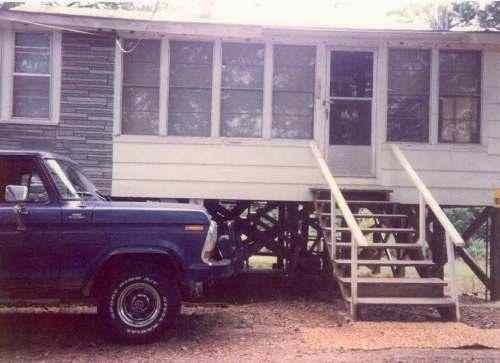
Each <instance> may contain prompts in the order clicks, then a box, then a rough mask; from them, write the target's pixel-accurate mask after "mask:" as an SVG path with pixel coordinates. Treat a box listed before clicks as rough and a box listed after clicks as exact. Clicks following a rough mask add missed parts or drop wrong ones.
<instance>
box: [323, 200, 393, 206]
mask: <svg viewBox="0 0 500 363" xmlns="http://www.w3.org/2000/svg"><path fill="white" fill-rule="evenodd" d="M315 201H316V202H318V203H330V199H316V200H315ZM346 202H347V204H351V205H352V204H356V205H394V204H398V203H396V202H393V201H390V200H346Z"/></svg>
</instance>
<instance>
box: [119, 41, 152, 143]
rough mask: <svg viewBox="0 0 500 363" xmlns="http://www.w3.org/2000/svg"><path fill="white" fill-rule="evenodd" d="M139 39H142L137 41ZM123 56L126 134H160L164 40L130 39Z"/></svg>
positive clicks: (124, 122) (123, 129)
mask: <svg viewBox="0 0 500 363" xmlns="http://www.w3.org/2000/svg"><path fill="white" fill-rule="evenodd" d="M137 42H140V43H139V44H137ZM124 44H125V47H124V48H125V49H132V48H134V47H136V48H135V49H134V51H132V52H129V53H125V54H124V55H123V96H122V97H123V98H122V99H123V101H122V115H123V116H122V132H123V134H135V135H157V134H158V131H159V97H160V96H159V93H160V41H159V40H144V39H143V40H141V41H140V40H127V41H125V42H124Z"/></svg>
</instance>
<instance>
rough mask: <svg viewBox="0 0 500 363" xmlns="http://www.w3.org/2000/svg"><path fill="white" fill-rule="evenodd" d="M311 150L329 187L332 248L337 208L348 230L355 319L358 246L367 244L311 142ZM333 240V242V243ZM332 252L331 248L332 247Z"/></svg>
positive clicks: (352, 301)
mask: <svg viewBox="0 0 500 363" xmlns="http://www.w3.org/2000/svg"><path fill="white" fill-rule="evenodd" d="M311 150H312V152H313V155H314V157H315V159H316V161H317V162H318V164H319V168H320V170H321V173H322V174H323V177H324V178H325V180H326V182H327V183H328V186H329V187H330V208H331V212H330V213H331V214H330V218H331V221H330V225H331V229H330V232H331V233H330V235H331V240H332V246H333V245H334V243H336V234H334V233H335V220H334V216H335V211H334V209H335V208H336V207H337V206H338V208H339V210H340V211H341V213H342V216H343V217H344V220H345V223H346V224H347V227H348V228H349V233H350V234H351V297H350V300H351V314H352V317H353V319H356V317H357V299H358V245H360V244H363V245H366V244H368V241H367V240H366V237H365V236H364V235H363V232H362V231H361V228H360V227H359V225H358V222H357V221H356V219H355V218H354V216H353V214H352V212H351V209H350V208H349V206H348V205H347V202H346V200H345V198H344V195H343V194H342V191H341V190H340V188H339V186H338V184H337V182H336V181H335V178H334V177H333V175H332V173H331V172H330V168H329V167H328V164H327V163H326V161H325V159H324V158H323V157H322V156H321V152H320V151H319V149H318V147H317V145H316V144H315V143H314V142H312V143H311ZM334 239H335V241H334ZM332 250H333V247H332ZM332 263H333V265H334V266H335V256H333V260H332Z"/></svg>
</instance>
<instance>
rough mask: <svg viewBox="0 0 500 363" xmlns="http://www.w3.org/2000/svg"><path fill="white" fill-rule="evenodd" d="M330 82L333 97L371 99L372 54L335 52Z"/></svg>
mask: <svg viewBox="0 0 500 363" xmlns="http://www.w3.org/2000/svg"><path fill="white" fill-rule="evenodd" d="M330 80H331V85H330V86H331V89H332V91H331V94H332V96H333V97H372V89H373V54H372V53H370V52H342V51H335V52H334V56H333V57H332V67H331V77H330Z"/></svg>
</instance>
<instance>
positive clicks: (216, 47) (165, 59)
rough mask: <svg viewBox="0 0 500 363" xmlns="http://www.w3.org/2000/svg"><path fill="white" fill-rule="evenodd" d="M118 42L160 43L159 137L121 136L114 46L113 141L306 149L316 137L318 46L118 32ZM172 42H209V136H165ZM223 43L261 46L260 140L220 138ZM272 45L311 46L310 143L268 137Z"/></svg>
mask: <svg viewBox="0 0 500 363" xmlns="http://www.w3.org/2000/svg"><path fill="white" fill-rule="evenodd" d="M118 36H119V39H125V38H126V39H161V53H160V54H161V55H160V114H159V117H160V118H159V133H158V135H132V134H123V133H122V127H121V122H122V115H121V104H122V88H123V54H122V52H121V51H120V49H119V48H118V47H116V46H115V69H114V72H115V73H114V80H115V82H114V107H113V120H114V122H113V134H114V136H115V137H118V138H121V139H122V140H124V141H129V140H130V141H134V142H143V141H144V142H147V141H148V140H149V141H152V140H154V142H166V143H170V142H173V143H196V144H198V143H199V144H213V143H216V144H219V143H222V144H223V143H225V142H238V143H249V144H259V143H262V142H267V143H275V144H279V145H309V143H310V142H311V140H316V138H317V137H318V127H317V122H318V115H319V109H320V108H318V107H317V106H318V103H317V102H318V99H319V97H320V94H321V92H319V90H320V88H321V80H320V77H319V76H318V72H321V71H322V70H323V69H322V67H321V64H320V62H321V61H320V48H321V43H318V42H316V41H314V42H313V41H311V42H308V41H305V42H300V41H299V42H292V41H290V42H289V41H281V40H280V41H277V40H270V39H254V38H234V37H211V36H180V35H179V36H175V35H174V36H168V37H167V36H164V37H159V36H158V35H155V34H146V33H136V34H131V33H126V32H118ZM171 41H193V42H212V43H213V52H214V54H213V60H212V109H211V120H210V122H211V132H210V136H176V135H168V134H167V130H168V102H164V100H168V99H169V83H170V82H169V77H170V74H169V69H170V42H171ZM222 43H248V44H262V45H263V46H264V52H265V55H264V88H263V97H264V99H263V110H262V135H261V136H260V137H235V136H223V135H222V132H221V131H222V130H221V122H222V120H221V91H222V87H221V86H222ZM275 45H297V46H301V45H304V46H312V47H314V48H315V51H316V55H315V56H316V64H315V67H314V69H315V80H314V112H313V131H312V137H311V138H310V139H285V138H282V139H278V138H272V137H271V127H272V111H273V110H272V106H273V99H272V98H273V74H274V62H273V57H274V54H273V49H274V46H275Z"/></svg>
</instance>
